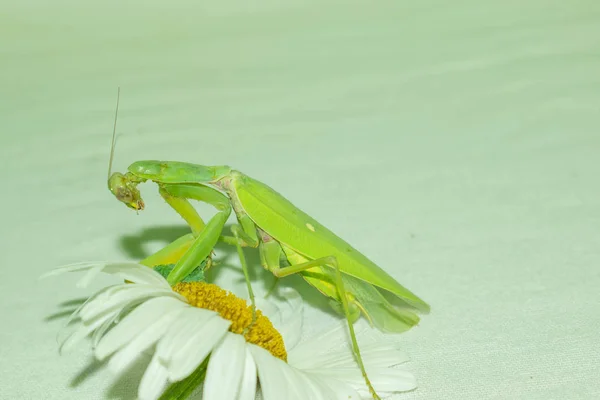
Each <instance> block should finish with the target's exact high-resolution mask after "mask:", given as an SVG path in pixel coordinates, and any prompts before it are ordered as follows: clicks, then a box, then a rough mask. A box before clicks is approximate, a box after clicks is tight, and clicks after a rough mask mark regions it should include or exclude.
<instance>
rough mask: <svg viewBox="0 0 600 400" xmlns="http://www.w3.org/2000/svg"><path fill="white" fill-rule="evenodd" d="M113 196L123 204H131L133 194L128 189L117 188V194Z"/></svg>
mask: <svg viewBox="0 0 600 400" xmlns="http://www.w3.org/2000/svg"><path fill="white" fill-rule="evenodd" d="M115 196H116V197H117V199H118V200H119V201H122V202H123V203H131V201H133V194H132V193H131V191H130V190H129V189H127V188H124V187H120V188H117V193H116V194H115Z"/></svg>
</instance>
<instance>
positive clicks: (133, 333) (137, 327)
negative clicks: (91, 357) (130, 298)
mask: <svg viewBox="0 0 600 400" xmlns="http://www.w3.org/2000/svg"><path fill="white" fill-rule="evenodd" d="M186 306H187V305H186V304H185V303H181V302H180V301H179V300H176V299H173V298H172V297H159V298H156V299H151V300H148V301H147V302H145V303H144V304H142V305H140V306H139V307H137V308H136V309H134V310H133V311H132V312H131V313H130V314H129V315H127V316H126V317H125V318H124V319H123V320H122V321H121V322H120V323H119V324H118V325H117V326H115V327H114V328H113V329H111V330H110V331H108V333H107V334H106V335H104V337H103V338H102V340H100V343H98V347H96V351H95V354H96V358H98V359H99V360H103V359H104V358H106V357H107V356H109V355H110V354H112V353H114V352H115V351H117V350H119V349H120V348H122V347H124V346H126V345H127V344H131V343H132V342H133V341H134V340H135V339H137V338H138V337H148V338H156V339H155V340H158V338H159V337H160V336H157V333H158V331H157V330H156V328H157V326H164V329H165V330H166V329H167V328H168V325H166V326H165V322H166V321H170V320H171V319H173V317H174V316H176V315H177V311H180V310H182V309H183V308H185V307H186ZM142 350H144V349H142Z"/></svg>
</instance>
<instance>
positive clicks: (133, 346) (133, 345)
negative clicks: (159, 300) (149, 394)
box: [98, 299, 181, 373]
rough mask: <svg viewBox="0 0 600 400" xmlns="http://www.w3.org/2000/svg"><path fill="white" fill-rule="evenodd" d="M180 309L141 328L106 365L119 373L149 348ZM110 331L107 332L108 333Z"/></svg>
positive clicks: (177, 314) (165, 329)
mask: <svg viewBox="0 0 600 400" xmlns="http://www.w3.org/2000/svg"><path fill="white" fill-rule="evenodd" d="M170 300H172V299H170ZM180 311H181V309H177V310H174V311H172V312H169V313H168V314H166V315H164V316H162V317H159V318H158V319H157V320H156V322H154V323H153V324H151V325H148V326H147V328H146V329H144V330H142V331H141V333H140V334H139V335H137V336H135V337H134V338H133V339H132V340H131V341H130V342H129V343H128V344H127V345H126V346H125V347H123V348H121V349H120V350H118V351H117V352H116V353H115V354H114V355H113V356H112V358H111V359H110V361H109V362H108V367H109V368H110V369H112V370H113V371H114V372H115V373H120V372H122V371H123V370H125V369H126V368H127V367H128V366H129V365H131V363H132V362H133V361H135V360H136V359H137V358H138V357H139V355H140V354H141V353H142V352H144V351H145V350H147V349H148V348H150V347H151V346H152V345H153V344H155V343H156V342H157V341H158V340H159V339H160V337H161V336H162V335H164V334H165V332H166V331H167V330H168V329H169V326H170V324H171V322H172V321H173V320H174V319H175V318H177V317H178V316H179V313H180ZM132 328H134V327H132ZM111 332H112V331H111ZM111 332H109V334H110V333H111ZM129 336H131V335H129ZM105 338H106V336H105ZM102 343H103V341H101V342H100V344H99V345H98V347H100V346H102ZM107 347H108V348H110V347H112V346H111V345H110V344H108V345H107Z"/></svg>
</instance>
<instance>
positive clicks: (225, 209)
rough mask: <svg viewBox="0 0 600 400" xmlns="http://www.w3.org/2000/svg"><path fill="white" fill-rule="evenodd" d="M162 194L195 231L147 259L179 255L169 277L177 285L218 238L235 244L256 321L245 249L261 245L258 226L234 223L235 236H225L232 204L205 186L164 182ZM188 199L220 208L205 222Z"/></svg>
mask: <svg viewBox="0 0 600 400" xmlns="http://www.w3.org/2000/svg"><path fill="white" fill-rule="evenodd" d="M160 194H161V196H162V197H163V198H164V199H165V201H166V202H167V203H168V204H169V205H170V206H171V207H172V208H173V209H174V210H175V211H176V212H177V213H178V214H179V215H180V216H181V217H182V218H183V219H184V220H185V221H186V222H187V223H188V224H189V225H190V228H191V229H192V233H191V234H189V235H185V236H182V237H181V238H179V239H177V240H176V241H175V242H173V243H171V244H170V245H169V246H167V247H166V248H165V249H163V250H161V251H159V252H158V253H156V254H154V255H152V256H150V257H149V258H148V259H146V260H144V261H146V262H149V263H152V262H155V261H157V260H167V259H173V258H175V257H176V256H177V258H176V259H177V262H176V263H175V266H174V267H173V270H172V271H171V273H170V274H169V276H168V277H167V280H168V281H169V283H171V284H174V283H177V282H178V281H179V280H181V279H183V278H185V276H187V275H188V274H189V273H190V272H191V271H192V270H193V269H194V268H195V267H196V266H198V265H199V263H201V262H202V260H204V259H205V258H206V257H208V255H209V254H210V252H211V251H212V249H213V247H214V246H215V244H216V243H217V241H219V240H220V241H223V242H225V243H228V244H232V245H235V246H236V248H237V252H238V256H239V258H240V263H241V264H242V270H243V272H244V277H245V278H246V284H247V286H248V295H249V296H250V300H251V302H252V323H254V321H255V319H256V306H255V300H254V292H253V291H252V286H251V285H250V278H249V274H248V266H247V263H246V258H245V256H244V252H243V249H242V245H246V246H251V247H257V246H258V244H259V241H258V237H257V235H256V229H255V228H253V225H251V224H250V223H248V222H251V221H244V222H246V223H245V224H242V225H241V226H238V225H234V226H233V227H232V229H231V230H232V233H233V235H234V236H233V237H231V236H223V235H221V232H222V230H223V227H224V225H225V222H227V219H228V218H229V215H230V214H231V205H230V203H229V201H228V200H227V198H226V197H224V196H223V195H222V194H221V193H219V192H218V191H216V190H214V189H212V188H208V187H205V186H197V185H186V184H172V185H162V186H161V188H160ZM188 199H194V200H198V201H202V202H205V203H208V204H211V205H212V206H214V207H215V208H216V209H217V210H219V211H218V212H217V214H215V215H214V216H213V217H212V218H211V219H210V220H209V221H208V223H207V224H205V223H204V221H203V220H202V218H201V217H200V216H199V215H198V213H197V211H196V209H195V208H194V207H193V206H192V205H191V204H190V202H189V201H188ZM190 236H191V238H190ZM184 249H186V250H184ZM182 250H183V252H182ZM145 265H156V264H145Z"/></svg>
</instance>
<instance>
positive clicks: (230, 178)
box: [108, 98, 429, 399]
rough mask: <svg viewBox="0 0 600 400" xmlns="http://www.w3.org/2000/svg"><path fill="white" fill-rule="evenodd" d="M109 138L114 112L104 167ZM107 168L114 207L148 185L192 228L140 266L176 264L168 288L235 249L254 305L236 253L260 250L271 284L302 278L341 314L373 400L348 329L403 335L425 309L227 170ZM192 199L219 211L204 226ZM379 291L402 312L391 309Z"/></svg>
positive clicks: (285, 205)
mask: <svg viewBox="0 0 600 400" xmlns="http://www.w3.org/2000/svg"><path fill="white" fill-rule="evenodd" d="M117 111H118V98H117ZM115 135H116V113H115V130H114V131H113V143H112V148H111V156H110V165H112V159H113V154H114V144H115ZM110 165H109V178H108V188H109V189H110V191H111V192H112V193H113V195H114V196H115V197H116V198H117V199H118V200H119V201H120V202H122V203H124V204H125V205H126V206H127V207H129V208H131V209H134V210H136V211H137V210H143V209H144V201H143V199H142V197H141V195H140V191H139V189H138V185H139V184H141V183H144V182H146V181H152V182H154V183H156V184H157V185H158V190H159V193H160V195H161V196H162V197H163V199H164V200H165V201H166V202H167V203H168V204H169V205H170V206H171V207H172V208H173V209H174V210H175V211H176V212H177V213H178V214H179V215H180V216H181V217H182V218H183V219H184V220H185V221H186V223H187V224H188V225H189V227H190V228H191V233H189V234H186V235H184V236H182V237H180V238H178V239H176V240H175V241H174V242H172V243H170V244H169V245H167V246H166V247H165V248H163V249H161V250H159V251H158V252H157V253H155V254H153V255H151V256H149V257H148V258H146V259H144V260H142V261H141V263H142V264H144V265H148V266H154V265H159V264H170V263H174V264H175V266H174V268H173V270H172V271H171V273H170V274H169V275H168V277H167V281H168V282H169V283H170V284H171V285H174V284H176V283H177V282H179V281H181V280H182V279H184V278H185V277H186V276H187V275H188V274H189V273H190V272H192V271H193V270H194V269H195V268H196V267H197V266H198V265H200V264H201V263H202V262H203V261H204V260H206V259H209V258H210V256H211V253H212V250H213V248H214V247H215V245H216V244H217V242H224V243H227V244H230V245H233V246H236V248H237V252H238V255H239V258H240V262H241V265H242V269H243V271H244V274H245V276H246V281H247V284H248V291H249V295H250V299H251V300H252V304H254V295H253V293H252V288H251V287H250V284H249V279H248V267H247V263H246V260H245V257H244V253H243V249H242V248H243V247H251V248H258V251H259V254H260V262H261V264H262V266H263V267H264V268H266V269H267V270H269V271H270V272H271V273H273V274H274V275H275V277H277V278H281V277H285V276H289V275H292V274H300V275H301V276H302V277H303V278H304V279H305V280H306V282H308V283H309V284H310V285H312V286H313V287H315V288H316V289H317V290H318V291H320V292H321V293H322V294H324V295H325V296H327V297H329V298H330V299H331V300H332V304H333V305H334V308H336V309H337V311H338V312H341V313H343V314H344V315H345V318H346V320H347V321H348V327H349V333H350V338H351V342H352V349H353V351H354V353H355V356H356V359H357V362H358V365H359V367H360V370H361V372H362V375H363V377H364V379H365V382H366V384H367V386H368V388H369V390H370V392H371V394H372V395H373V397H374V398H375V399H379V396H378V395H377V393H376V391H375V390H374V388H373V386H372V385H371V382H370V381H369V378H368V375H367V372H366V370H365V367H364V363H363V361H362V358H361V356H360V349H359V346H358V343H357V340H356V335H355V333H354V328H353V322H355V321H356V320H357V319H358V318H359V316H360V315H361V314H362V315H364V316H365V317H366V318H367V319H368V321H369V322H370V323H371V324H372V325H374V326H375V327H377V328H378V329H379V330H381V331H384V332H403V331H405V330H408V329H410V328H411V327H413V326H414V325H416V324H417V323H418V322H419V317H418V315H417V314H416V313H415V312H416V311H420V312H428V311H429V305H428V304H427V303H426V302H424V301H423V300H421V299H420V298H419V297H418V296H416V295H415V294H413V293H412V292H410V291H409V290H408V289H406V288H405V287H403V286H402V285H401V284H400V283H398V282H397V281H396V280H395V279H394V278H393V277H392V276H390V275H389V274H388V273H387V272H385V271H384V270H383V269H381V268H380V267H379V266H377V265H376V264H375V263H373V262H372V261H371V260H369V259H368V258H367V257H366V256H364V255H363V254H361V253H360V252H359V251H358V250H356V249H354V248H353V247H352V246H351V245H350V244H348V243H347V242H346V241H344V240H343V239H342V238H340V237H339V236H337V235H336V234H334V233H333V232H332V231H330V230H329V229H327V228H326V227H325V226H323V225H322V224H321V223H319V222H318V221H317V220H315V219H314V218H312V217H311V216H309V215H308V214H306V213H304V212H303V211H301V210H300V209H299V208H297V207H296V206H295V205H293V204H292V203H291V202H290V201H289V200H287V199H286V198H285V197H283V196H282V195H281V194H279V193H278V192H276V191H275V190H273V189H272V188H270V187H269V186H267V185H266V184H264V183H262V182H260V181H258V180H256V179H253V178H251V177H249V176H247V175H245V174H243V173H242V172H239V171H237V170H234V169H232V168H230V167H229V166H225V165H222V166H204V165H196V164H190V163H184V162H176V161H155V160H149V161H137V162H134V163H133V164H131V165H130V166H129V168H128V172H126V173H125V174H121V173H118V172H115V173H113V174H111V167H110ZM190 200H196V201H200V202H204V203H208V204H210V205H212V206H213V207H214V208H215V209H216V211H217V212H216V214H215V215H214V216H213V217H212V218H210V219H209V220H208V221H207V222H204V220H203V219H202V217H201V216H200V215H199V214H198V212H197V211H196V209H195V208H194V207H193V206H192V204H191V203H190ZM232 211H233V212H234V214H235V216H236V217H237V221H238V224H235V225H233V226H232V227H231V233H232V236H229V235H223V229H224V227H225V223H226V222H227V220H228V218H229V216H230V215H231V212H232ZM381 289H383V290H384V291H387V292H389V293H391V294H392V295H393V296H395V298H396V300H398V301H399V302H400V303H401V304H402V305H401V306H398V305H392V304H391V303H390V302H389V301H388V300H387V299H386V298H385V297H384V296H383V295H382V293H381V292H380V290H381Z"/></svg>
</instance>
